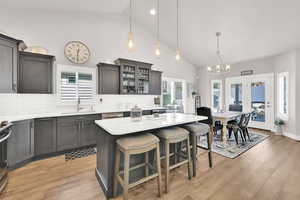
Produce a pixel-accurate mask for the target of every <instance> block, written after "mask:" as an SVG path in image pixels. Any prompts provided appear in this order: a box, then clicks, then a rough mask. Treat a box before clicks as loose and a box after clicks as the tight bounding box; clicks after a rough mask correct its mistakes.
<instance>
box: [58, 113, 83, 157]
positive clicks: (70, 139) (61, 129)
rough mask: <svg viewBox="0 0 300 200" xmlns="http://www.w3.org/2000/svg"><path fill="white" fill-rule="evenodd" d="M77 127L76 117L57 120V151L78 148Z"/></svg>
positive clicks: (78, 124)
mask: <svg viewBox="0 0 300 200" xmlns="http://www.w3.org/2000/svg"><path fill="white" fill-rule="evenodd" d="M79 126H80V123H79V120H78V118H77V117H73V116H72V117H59V118H58V119H57V136H56V137H57V151H63V150H67V149H73V148H76V147H78V146H79V141H78V138H79V129H80V127H79Z"/></svg>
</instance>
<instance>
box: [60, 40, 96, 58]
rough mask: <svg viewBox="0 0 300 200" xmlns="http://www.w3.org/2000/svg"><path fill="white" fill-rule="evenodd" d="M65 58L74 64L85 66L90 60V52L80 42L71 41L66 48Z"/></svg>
mask: <svg viewBox="0 0 300 200" xmlns="http://www.w3.org/2000/svg"><path fill="white" fill-rule="evenodd" d="M65 56H66V58H67V59H68V60H69V61H70V62H72V63H75V64H83V63H86V62H87V61H88V60H89V58H90V50H89V48H88V47H87V45H85V44H84V43H82V42H80V41H71V42H68V43H67V44H66V46H65Z"/></svg>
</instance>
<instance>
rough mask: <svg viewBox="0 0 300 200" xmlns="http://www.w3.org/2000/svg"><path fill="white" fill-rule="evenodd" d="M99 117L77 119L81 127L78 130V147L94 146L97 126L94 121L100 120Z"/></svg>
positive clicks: (90, 116)
mask: <svg viewBox="0 0 300 200" xmlns="http://www.w3.org/2000/svg"><path fill="white" fill-rule="evenodd" d="M100 119H101V116H100V115H89V116H84V117H82V118H81V119H79V121H80V123H81V125H80V129H79V145H80V146H87V145H93V144H96V133H97V125H96V124H95V120H100Z"/></svg>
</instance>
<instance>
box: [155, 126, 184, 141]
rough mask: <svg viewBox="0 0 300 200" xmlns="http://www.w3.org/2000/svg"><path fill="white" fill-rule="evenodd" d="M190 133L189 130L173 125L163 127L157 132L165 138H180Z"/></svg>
mask: <svg viewBox="0 0 300 200" xmlns="http://www.w3.org/2000/svg"><path fill="white" fill-rule="evenodd" d="M188 135H189V132H188V131H187V130H185V129H183V128H180V127H172V128H165V129H161V130H159V131H158V132H157V136H158V137H160V138H163V139H166V140H168V139H180V138H186V137H187V136H188Z"/></svg>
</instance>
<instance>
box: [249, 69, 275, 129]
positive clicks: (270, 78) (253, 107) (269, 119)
mask: <svg viewBox="0 0 300 200" xmlns="http://www.w3.org/2000/svg"><path fill="white" fill-rule="evenodd" d="M245 82H246V87H247V90H246V91H247V94H246V98H245V104H246V105H245V110H244V111H245V112H252V111H253V112H254V114H253V115H252V117H251V121H250V124H249V126H250V127H254V128H260V129H266V130H271V129H272V127H273V121H274V75H273V74H262V75H255V76H251V77H246V78H245Z"/></svg>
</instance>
